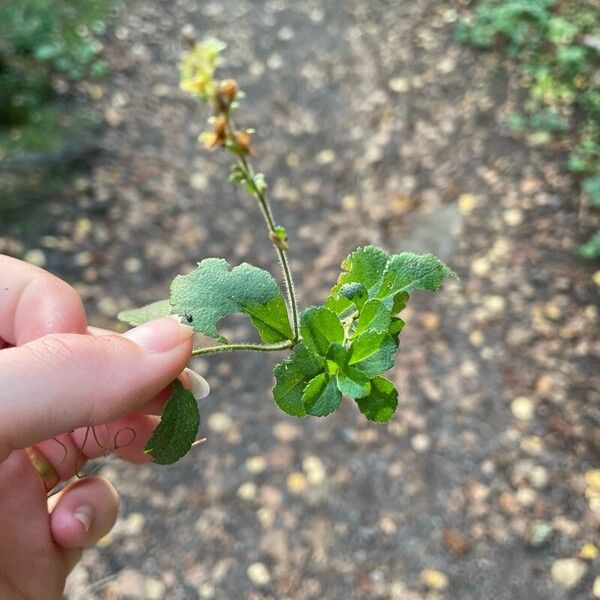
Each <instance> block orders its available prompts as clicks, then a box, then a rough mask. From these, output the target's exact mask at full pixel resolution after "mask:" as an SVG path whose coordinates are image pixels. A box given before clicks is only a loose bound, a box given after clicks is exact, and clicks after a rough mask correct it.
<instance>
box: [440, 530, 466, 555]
mask: <svg viewBox="0 0 600 600" xmlns="http://www.w3.org/2000/svg"><path fill="white" fill-rule="evenodd" d="M442 541H443V542H444V546H446V549H447V550H448V551H449V552H451V553H452V554H456V555H461V554H466V553H467V552H468V551H469V542H468V540H467V538H466V537H465V536H464V535H463V534H462V533H461V532H460V531H458V529H446V530H445V531H444V533H443V534H442Z"/></svg>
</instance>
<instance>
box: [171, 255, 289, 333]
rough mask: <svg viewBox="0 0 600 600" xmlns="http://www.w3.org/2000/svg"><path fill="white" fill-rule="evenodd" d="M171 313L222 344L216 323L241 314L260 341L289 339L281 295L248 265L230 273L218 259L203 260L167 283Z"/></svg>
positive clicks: (264, 273)
mask: <svg viewBox="0 0 600 600" xmlns="http://www.w3.org/2000/svg"><path fill="white" fill-rule="evenodd" d="M171 306H172V307H173V312H175V313H176V314H179V315H189V316H191V317H192V322H191V323H190V324H191V325H192V326H193V327H194V329H195V331H199V332H200V333H204V334H206V335H209V336H211V337H214V338H219V339H221V340H222V341H227V340H225V338H223V337H222V336H220V335H219V333H218V331H217V323H218V321H220V320H221V319H222V318H223V317H225V316H227V315H229V314H231V313H238V312H241V313H245V314H247V315H249V316H250V319H251V320H252V324H253V325H254V326H255V327H256V329H257V330H258V333H259V335H260V337H261V339H262V340H263V341H264V342H268V343H273V342H280V341H283V340H288V339H289V340H291V339H293V337H294V334H293V333H292V329H291V327H290V323H289V319H288V313H287V308H286V305H285V300H284V299H283V295H282V293H281V291H280V289H279V287H278V286H277V283H276V281H275V280H274V279H273V277H272V276H271V274H270V273H268V272H267V271H264V270H263V269H259V268H258V267H255V266H253V265H249V264H248V263H242V264H241V265H239V266H238V267H235V268H234V269H232V270H231V271H230V270H229V264H228V263H227V261H226V260H223V259H222V258H206V259H204V260H203V261H201V262H199V263H198V267H197V268H196V269H194V270H193V271H192V272H191V273H189V274H188V275H178V276H177V277H176V278H175V279H174V280H173V283H172V284H171Z"/></svg>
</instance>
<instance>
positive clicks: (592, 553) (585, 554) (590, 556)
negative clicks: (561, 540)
mask: <svg viewBox="0 0 600 600" xmlns="http://www.w3.org/2000/svg"><path fill="white" fill-rule="evenodd" d="M598 552H599V551H598V548H597V546H596V545H595V544H592V543H591V542H587V543H586V544H584V545H583V546H582V547H581V550H580V551H579V558H583V560H594V559H595V558H596V557H597V556H598Z"/></svg>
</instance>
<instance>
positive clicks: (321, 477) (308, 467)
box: [302, 456, 327, 486]
mask: <svg viewBox="0 0 600 600" xmlns="http://www.w3.org/2000/svg"><path fill="white" fill-rule="evenodd" d="M302 468H303V469H304V472H305V473H306V478H307V479H308V481H309V483H310V484H311V485H315V486H317V485H321V484H322V483H323V482H324V481H325V479H326V477H327V471H326V469H325V465H324V464H323V461H322V460H321V459H320V458H319V457H318V456H307V457H306V458H305V459H304V460H303V461H302Z"/></svg>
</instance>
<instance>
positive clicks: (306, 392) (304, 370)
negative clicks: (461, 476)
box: [119, 40, 455, 464]
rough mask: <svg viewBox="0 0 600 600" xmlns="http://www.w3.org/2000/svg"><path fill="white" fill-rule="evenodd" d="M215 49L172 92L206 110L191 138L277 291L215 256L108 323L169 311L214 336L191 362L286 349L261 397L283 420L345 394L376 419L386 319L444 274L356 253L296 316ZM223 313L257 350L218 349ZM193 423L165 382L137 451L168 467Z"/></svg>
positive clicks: (398, 327) (194, 415)
mask: <svg viewBox="0 0 600 600" xmlns="http://www.w3.org/2000/svg"><path fill="white" fill-rule="evenodd" d="M223 47H224V46H223V44H222V43H220V42H218V41H215V40H209V41H206V42H203V43H195V44H194V45H193V47H192V48H191V49H190V50H189V51H188V52H187V53H186V54H185V55H184V57H183V60H182V62H181V65H180V72H181V87H182V89H184V90H185V91H187V92H189V93H191V94H192V95H194V96H195V97H196V98H198V99H199V100H201V101H203V102H207V103H210V104H212V107H213V115H212V117H211V118H210V119H209V122H210V123H211V125H212V130H211V131H209V132H205V133H203V134H201V135H200V139H201V140H202V141H203V143H204V145H205V146H206V147H207V148H210V149H212V148H222V149H224V150H225V151H226V152H228V153H229V154H230V155H231V156H232V157H233V158H234V161H235V164H234V166H233V168H232V170H231V175H230V177H229V180H230V181H231V182H232V183H234V184H240V185H243V186H244V187H245V189H246V191H247V192H248V194H249V195H250V196H252V197H253V198H254V199H255V200H256V201H257V203H258V206H259V208H260V210H261V212H262V216H263V217H264V221H265V224H266V227H267V230H268V235H269V238H270V240H271V242H272V243H273V247H274V249H275V252H276V253H277V256H278V258H279V262H280V265H281V268H282V273H283V279H284V281H285V286H286V295H285V296H284V294H283V293H282V292H281V290H280V288H279V286H278V284H277V282H276V281H275V279H274V278H273V277H272V275H271V274H270V273H268V272H267V271H264V270H262V269H259V268H258V267H255V266H253V265H250V264H247V263H243V264H241V265H239V266H236V267H235V268H233V269H230V265H229V264H228V263H227V262H226V261H225V260H224V259H222V258H206V259H204V260H202V261H201V262H199V263H198V266H197V268H196V269H194V270H193V271H192V272H191V273H189V274H187V275H178V276H177V277H176V278H175V279H174V280H173V282H172V283H171V293H170V298H169V299H168V300H162V301H159V302H154V303H152V304H150V305H148V306H145V307H143V308H140V309H134V310H129V311H125V312H123V313H121V314H120V315H119V317H120V318H121V319H122V320H124V321H126V322H128V323H130V324H132V325H139V324H141V323H143V322H146V321H148V320H150V319H153V318H156V317H158V316H163V315H168V314H176V315H180V316H181V319H182V322H184V323H188V324H190V325H191V326H192V327H193V328H194V330H195V331H197V332H200V333H203V334H205V335H207V336H210V337H212V338H215V339H217V340H218V344H216V345H212V346H207V347H201V348H196V349H194V350H193V352H192V354H193V355H205V354H214V353H218V352H233V351H259V352H275V351H286V350H287V351H291V354H290V355H289V356H288V357H287V358H285V359H284V360H283V361H282V362H280V363H279V364H278V365H277V366H276V367H275V380H276V383H275V386H274V388H273V396H274V399H275V402H276V404H277V405H278V406H279V408H281V409H282V410H283V411H284V412H286V413H288V414H290V415H293V416H295V417H304V416H307V415H313V416H325V415H328V414H330V413H332V412H333V411H335V410H336V409H337V408H338V407H339V405H340V403H341V401H342V397H343V396H348V397H350V398H353V399H354V400H355V401H356V403H357V405H358V408H359V410H360V411H361V412H362V413H363V414H364V415H365V416H366V417H367V419H369V420H371V421H374V422H377V423H380V422H385V421H388V420H389V419H390V418H391V417H392V415H393V414H394V411H395V410H396V406H397V398H398V394H397V391H396V390H395V388H394V386H393V384H392V382H391V381H389V380H387V379H385V378H383V377H382V374H383V373H384V372H385V371H387V370H389V369H390V368H391V367H392V366H393V365H394V361H395V356H396V352H397V350H398V341H399V335H400V332H401V331H402V328H403V327H404V321H403V320H402V319H401V318H400V317H399V316H398V315H399V313H400V312H401V311H402V309H403V308H404V307H405V306H406V303H407V301H408V299H409V292H410V291H412V290H414V289H422V290H429V291H436V290H437V289H438V288H439V287H440V285H441V284H442V282H443V281H444V279H445V278H446V277H453V276H455V275H454V273H453V272H452V271H451V270H450V269H449V268H448V267H446V265H444V264H443V263H442V262H441V261H440V260H439V259H437V258H435V257H434V256H432V255H421V256H419V255H416V254H412V253H410V252H404V253H402V254H398V255H394V256H390V255H389V254H387V253H386V252H384V251H383V250H381V249H379V248H376V247H374V246H366V247H364V248H359V249H357V250H355V251H354V252H352V253H351V254H350V256H348V258H346V260H345V261H344V262H343V263H342V269H343V271H342V273H341V275H340V277H339V279H338V281H337V283H336V284H335V285H334V287H333V288H332V289H331V291H330V293H329V295H328V297H327V299H326V301H325V303H324V304H323V305H321V306H311V307H309V308H306V309H305V310H303V311H302V312H300V311H299V309H298V305H297V301H296V294H295V290H294V283H293V279H292V271H291V269H290V265H289V262H288V258H287V252H288V240H287V233H286V231H285V229H284V228H283V227H281V226H280V225H278V224H277V222H276V221H275V218H274V216H273V213H272V211H271V207H270V205H269V202H268V198H267V184H266V182H265V177H264V175H263V174H262V173H256V172H255V171H254V169H253V167H252V165H251V163H250V156H251V155H252V154H254V150H253V146H252V131H250V130H238V129H237V128H236V127H235V124H234V121H233V113H234V111H235V109H236V108H237V107H238V101H239V99H240V98H241V97H242V96H243V95H242V93H241V92H240V91H239V90H238V86H237V83H236V82H235V81H234V80H225V81H221V82H217V81H216V80H215V79H214V73H215V69H216V67H217V66H218V64H219V56H220V52H221V50H222V49H223ZM232 313H242V314H245V315H247V316H248V317H250V320H251V323H252V325H253V326H254V327H255V329H256V330H257V332H258V335H259V337H260V339H261V342H260V343H255V342H247V343H230V342H229V341H228V340H226V339H225V338H224V337H223V336H222V335H221V334H220V332H219V328H218V323H219V321H220V320H221V319H222V318H224V317H226V316H227V315H229V314H232ZM198 422H199V421H198V408H197V405H196V402H195V400H194V398H193V396H192V395H191V393H190V392H188V391H186V390H184V389H183V387H182V386H181V385H175V386H174V387H173V391H172V395H171V398H170V400H169V402H168V404H167V407H166V410H165V413H164V416H163V419H162V421H161V423H160V424H159V425H158V427H157V429H156V430H155V432H154V434H153V435H152V436H151V438H150V439H149V440H148V442H147V445H146V451H147V452H149V453H151V454H152V455H153V457H154V459H155V461H156V462H159V463H163V464H166V463H171V462H174V461H176V460H177V459H179V458H180V457H181V456H183V455H184V454H185V453H186V452H187V451H188V450H189V448H190V447H191V445H192V443H193V441H194V439H195V437H196V434H197V429H198Z"/></svg>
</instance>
